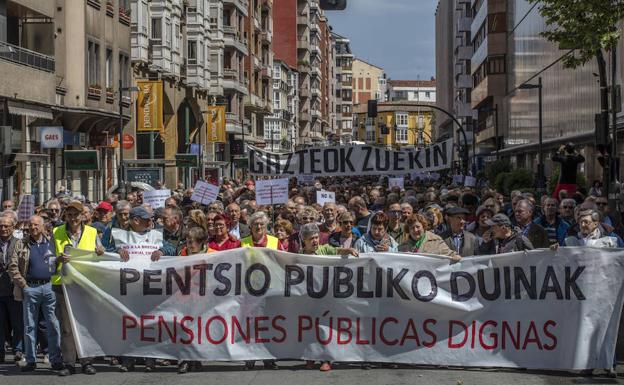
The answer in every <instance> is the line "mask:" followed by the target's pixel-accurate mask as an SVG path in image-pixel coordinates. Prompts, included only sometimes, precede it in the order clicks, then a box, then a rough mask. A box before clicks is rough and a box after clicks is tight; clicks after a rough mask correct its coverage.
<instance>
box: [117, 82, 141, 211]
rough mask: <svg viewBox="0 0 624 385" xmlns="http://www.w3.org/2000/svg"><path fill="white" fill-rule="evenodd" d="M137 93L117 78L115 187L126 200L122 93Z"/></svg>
mask: <svg viewBox="0 0 624 385" xmlns="http://www.w3.org/2000/svg"><path fill="white" fill-rule="evenodd" d="M124 91H129V92H132V91H134V92H138V91H139V88H138V87H124V86H123V82H122V79H121V76H120V77H119V132H118V134H119V173H118V175H117V181H118V182H117V185H118V187H119V190H118V195H119V198H121V199H126V181H125V178H124V166H123V104H122V99H123V97H122V96H123V92H124Z"/></svg>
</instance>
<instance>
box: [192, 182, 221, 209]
mask: <svg viewBox="0 0 624 385" xmlns="http://www.w3.org/2000/svg"><path fill="white" fill-rule="evenodd" d="M218 196H219V186H215V185H213V184H210V183H206V182H204V181H201V180H198V181H197V183H195V187H194V188H193V195H191V200H192V201H194V202H199V203H201V204H202V205H209V204H211V203H212V202H214V201H216V200H217V197H218Z"/></svg>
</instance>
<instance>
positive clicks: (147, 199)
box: [143, 190, 171, 209]
mask: <svg viewBox="0 0 624 385" xmlns="http://www.w3.org/2000/svg"><path fill="white" fill-rule="evenodd" d="M169 197H171V190H152V191H145V192H143V202H144V203H147V204H149V205H150V206H152V208H153V209H157V208H160V207H165V201H166V200H167V198H169Z"/></svg>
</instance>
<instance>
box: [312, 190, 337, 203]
mask: <svg viewBox="0 0 624 385" xmlns="http://www.w3.org/2000/svg"><path fill="white" fill-rule="evenodd" d="M328 202H329V203H336V193H335V192H333V191H325V190H321V191H317V192H316V203H318V204H319V205H321V206H323V205H324V204H325V203H328Z"/></svg>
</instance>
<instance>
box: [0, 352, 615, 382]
mask: <svg viewBox="0 0 624 385" xmlns="http://www.w3.org/2000/svg"><path fill="white" fill-rule="evenodd" d="M7 358H9V357H7ZM279 364H280V369H279V370H264V369H262V364H261V363H259V364H258V365H257V366H256V369H255V370H251V371H244V370H243V365H242V364H234V363H233V364H230V363H228V364H224V363H205V364H204V367H203V370H202V371H201V372H191V373H187V374H183V375H180V374H177V372H176V367H174V366H169V367H162V366H160V367H157V369H156V371H155V372H153V373H145V372H144V371H143V367H142V366H137V368H136V370H135V371H134V372H130V373H120V372H119V369H118V368H117V367H112V366H110V365H107V364H105V363H100V364H96V368H97V370H98V373H97V374H96V375H94V376H86V375H83V374H80V373H79V372H80V369H78V374H76V375H73V376H69V377H58V376H57V375H56V374H55V373H54V372H51V371H50V370H49V366H48V365H43V364H39V365H38V369H37V371H36V372H34V373H28V374H22V373H20V370H19V368H18V367H17V366H16V365H14V364H4V365H0V384H7V385H9V384H10V385H13V384H16V385H17V384H19V385H50V384H68V385H71V384H76V385H82V384H85V383H88V384H89V385H108V384H111V385H118V384H124V385H125V384H163V385H171V384H175V385H195V384H197V385H199V384H201V385H213V384H214V385H223V384H228V385H231V384H244V385H248V384H257V385H293V384H296V385H317V384H318V385H328V384H340V385H362V384H367V385H372V384H383V385H409V384H436V385H437V384H449V385H469V384H475V385H505V384H512V385H542V384H547V385H559V384H624V366H620V367H618V372H619V373H620V376H622V378H618V379H612V378H607V377H605V376H602V375H599V376H594V377H583V376H580V375H579V374H578V373H568V372H549V371H526V370H489V369H487V370H485V369H484V370H479V369H460V368H433V367H416V366H415V367H401V368H398V369H383V368H373V369H372V370H363V369H361V367H360V366H359V365H348V364H339V365H334V370H332V371H330V372H320V371H318V370H306V369H305V367H304V364H303V363H302V362H280V363H279Z"/></svg>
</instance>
